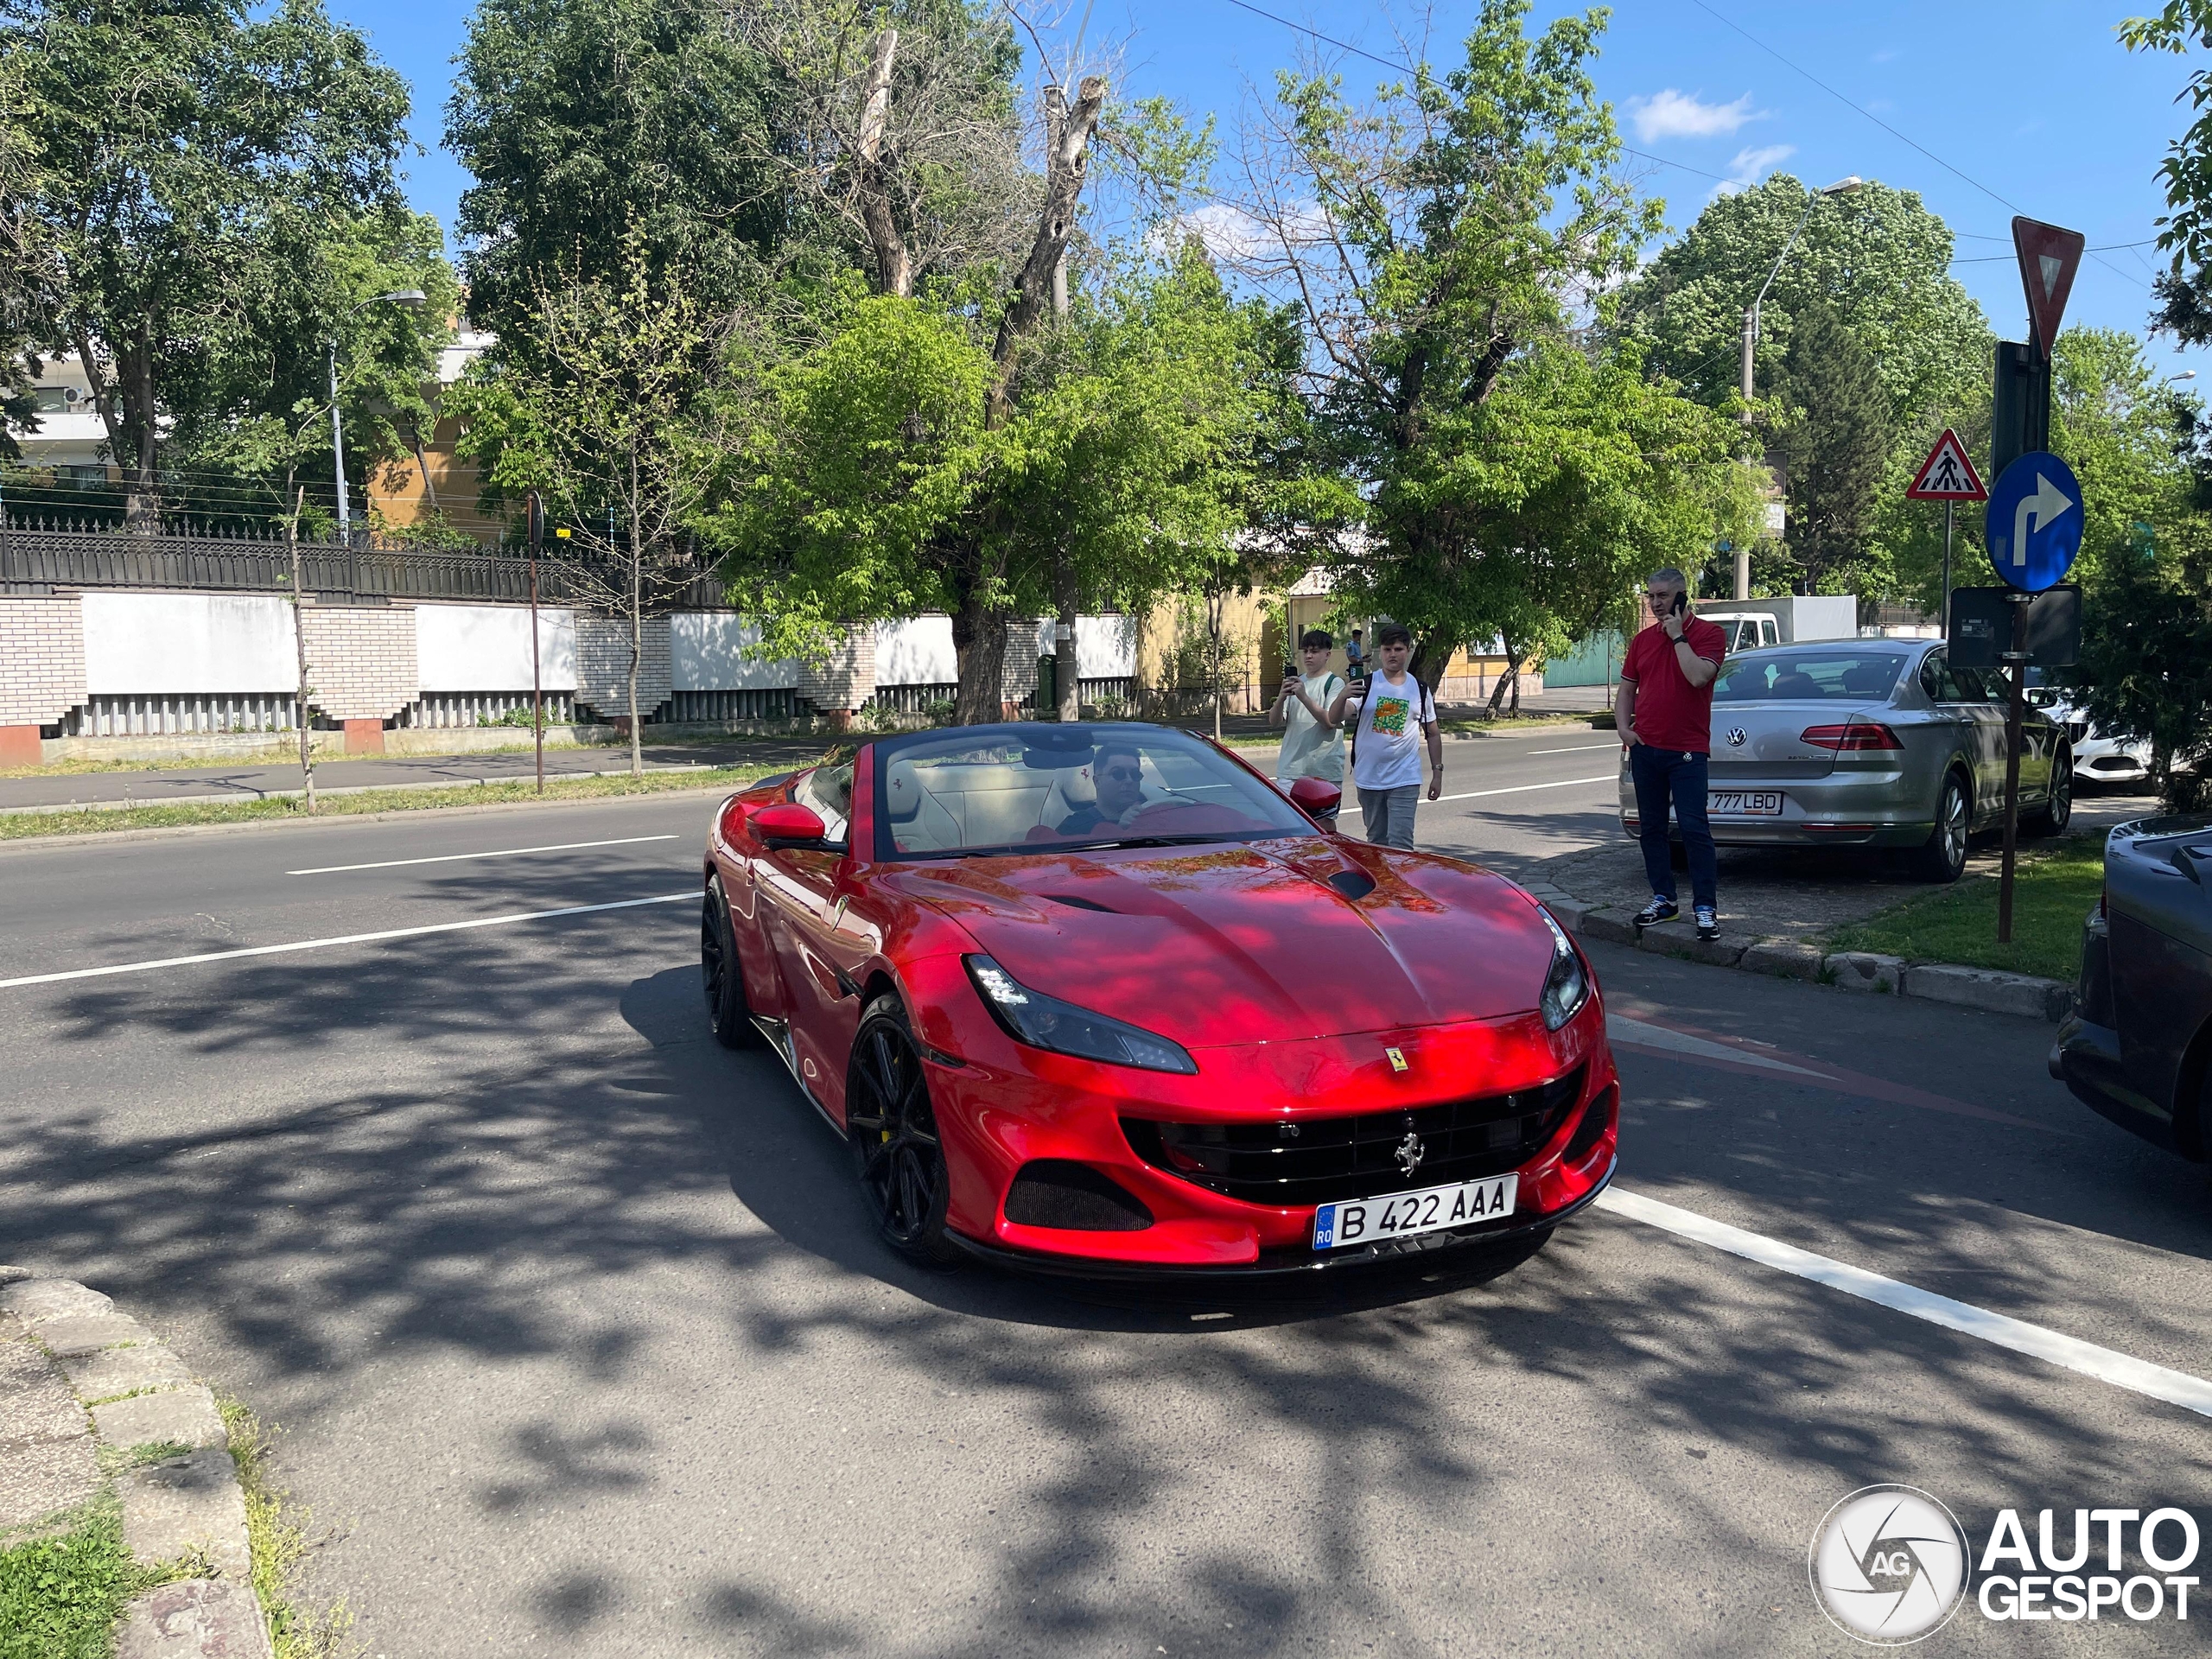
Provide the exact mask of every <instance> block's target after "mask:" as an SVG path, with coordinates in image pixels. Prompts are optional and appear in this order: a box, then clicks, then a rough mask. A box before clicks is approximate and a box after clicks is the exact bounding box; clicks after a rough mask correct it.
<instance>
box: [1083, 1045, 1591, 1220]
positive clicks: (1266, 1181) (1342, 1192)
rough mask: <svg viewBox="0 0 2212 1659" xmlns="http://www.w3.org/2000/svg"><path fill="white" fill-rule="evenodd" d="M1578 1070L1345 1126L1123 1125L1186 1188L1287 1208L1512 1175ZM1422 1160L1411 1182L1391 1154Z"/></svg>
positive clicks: (1567, 1102)
mask: <svg viewBox="0 0 2212 1659" xmlns="http://www.w3.org/2000/svg"><path fill="white" fill-rule="evenodd" d="M1581 1093H1582V1068H1581V1067H1580V1066H1577V1067H1576V1068H1575V1069H1574V1070H1573V1071H1570V1072H1568V1073H1567V1075H1566V1076H1565V1077H1556V1078H1554V1079H1553V1080H1552V1081H1551V1082H1549V1083H1546V1084H1537V1085H1536V1086H1535V1087H1534V1088H1529V1089H1522V1090H1516V1091H1515V1092H1513V1093H1511V1094H1506V1095H1481V1096H1476V1097H1474V1098H1472V1099H1470V1100H1454V1101H1447V1102H1446V1103H1443V1104H1441V1105H1437V1106H1417V1107H1414V1109H1411V1110H1410V1111H1406V1110H1401V1111H1389V1112H1363V1113H1360V1114H1359V1115H1357V1116H1351V1117H1319V1118H1315V1117H1302V1118H1297V1119H1288V1118H1284V1119H1271V1120H1269V1121H1268V1122H1261V1123H1161V1122H1154V1121H1153V1120H1151V1119H1149V1118H1138V1117H1125V1118H1123V1119H1122V1133H1123V1134H1125V1135H1128V1138H1129V1145H1130V1146H1131V1147H1135V1150H1136V1154H1137V1156H1139V1157H1140V1158H1141V1159H1143V1160H1145V1161H1146V1162H1147V1163H1148V1164H1150V1165H1152V1166H1154V1168H1156V1169H1164V1170H1166V1172H1167V1173H1169V1174H1171V1175H1178V1176H1180V1177H1181V1178H1182V1179H1185V1180H1186V1181H1189V1182H1192V1184H1194V1185H1198V1186H1203V1187H1205V1188H1207V1189H1208V1190H1209V1191H1211V1192H1219V1193H1221V1194H1223V1195H1224V1196H1225V1197H1228V1198H1242V1199H1243V1200H1244V1201H1245V1202H1246V1203H1247V1204H1265V1205H1278V1206H1281V1207H1283V1208H1286V1209H1288V1208H1295V1207H1298V1206H1300V1205H1312V1204H1325V1203H1327V1202H1329V1201H1330V1200H1331V1199H1333V1198H1370V1197H1373V1196H1376V1195H1377V1194H1379V1193H1383V1192H1393V1191H1403V1190H1407V1189H1409V1188H1413V1187H1419V1186H1445V1185H1450V1184H1451V1183H1452V1182H1454V1181H1472V1180H1478V1179H1481V1178H1483V1177H1484V1176H1486V1175H1503V1174H1504V1173H1506V1172H1507V1171H1508V1170H1512V1169H1518V1168H1519V1167H1520V1166H1522V1164H1525V1163H1527V1162H1528V1161H1529V1159H1530V1158H1531V1157H1533V1156H1535V1153H1536V1149H1537V1148H1538V1147H1541V1146H1542V1145H1543V1144H1544V1142H1545V1141H1548V1140H1549V1139H1550V1138H1551V1135H1552V1132H1553V1131H1554V1130H1555V1129H1557V1128H1559V1126H1560V1123H1561V1122H1564V1121H1565V1120H1566V1117H1567V1114H1568V1113H1569V1112H1571V1111H1573V1109H1574V1103H1575V1101H1576V1100H1577V1099H1579V1098H1580V1096H1581ZM1407 1135H1414V1136H1416V1137H1417V1138H1418V1139H1419V1141H1420V1142H1421V1146H1420V1150H1421V1160H1420V1162H1418V1163H1417V1164H1415V1165H1414V1169H1413V1173H1412V1174H1411V1175H1408V1174H1407V1173H1406V1170H1405V1166H1404V1164H1403V1161H1402V1160H1401V1158H1400V1157H1399V1155H1398V1153H1399V1148H1400V1147H1402V1146H1403V1145H1404V1144H1405V1140H1406V1137H1407Z"/></svg>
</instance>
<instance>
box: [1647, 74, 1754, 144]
mask: <svg viewBox="0 0 2212 1659" xmlns="http://www.w3.org/2000/svg"><path fill="white" fill-rule="evenodd" d="M1627 107H1628V118H1629V119H1630V121H1633V122H1634V123H1635V124H1636V136H1637V137H1639V138H1641V139H1643V142H1644V143H1647V144H1648V143H1652V142H1653V141H1654V140H1655V139H1660V138H1712V137H1720V136H1724V135H1726V134H1728V133H1732V132H1733V131H1735V130H1736V129H1737V128H1738V127H1740V126H1742V125H1743V124H1744V123H1745V122H1746V121H1756V120H1758V119H1759V118H1761V117H1762V116H1764V114H1765V113H1766V111H1764V110H1755V109H1753V108H1752V107H1751V94H1750V93H1749V92H1745V94H1744V95H1743V96H1742V97H1741V98H1739V99H1737V100H1736V101H1735V102H1734V103H1732V104H1707V103H1706V102H1705V101H1704V100H1703V99H1700V98H1699V97H1698V95H1697V94H1696V93H1694V92H1677V91H1676V90H1675V88H1674V87H1672V86H1669V87H1668V88H1667V89H1666V90H1665V91H1664V92H1656V93H1654V94H1653V95H1652V96H1651V97H1649V98H1631V99H1629V101H1628V105H1627Z"/></svg>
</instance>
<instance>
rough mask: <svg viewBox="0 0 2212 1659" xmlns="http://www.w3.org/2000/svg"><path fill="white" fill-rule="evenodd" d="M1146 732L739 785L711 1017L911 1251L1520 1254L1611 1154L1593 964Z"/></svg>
mask: <svg viewBox="0 0 2212 1659" xmlns="http://www.w3.org/2000/svg"><path fill="white" fill-rule="evenodd" d="M1336 793H1337V791H1336V790H1335V789H1334V788H1333V787H1332V786H1331V785H1325V784H1322V783H1321V782H1319V780H1318V779H1305V780H1301V781H1300V783H1299V784H1298V785H1296V787H1295V788H1294V790H1293V791H1292V798H1290V799H1285V798H1284V797H1283V796H1282V795H1281V793H1280V792H1278V791H1277V790H1276V789H1275V788H1274V785H1272V784H1271V783H1269V782H1268V780H1267V779H1265V778H1263V777H1262V776H1261V775H1260V774H1259V773H1258V772H1255V771H1254V770H1253V769H1252V768H1251V767H1250V766H1248V765H1246V764H1245V763H1244V762H1243V760H1239V759H1238V758H1236V756H1235V755H1233V754H1231V753H1229V752H1228V751H1226V750H1224V749H1221V748H1218V747H1215V746H1214V745H1212V744H1210V743H1207V742H1205V741H1201V740H1199V739H1198V738H1195V737H1192V736H1191V735H1190V734H1186V733H1184V732H1179V731H1174V730H1170V729H1167V728H1161V727H1156V726H1145V725H1137V724H1118V723H1116V724H1103V723H1087V724H1083V725H1052V724H1036V725H1008V726H976V727H967V728H961V729H959V730H957V731H950V732H945V731H935V732H921V733H914V734H907V735H904V736H897V737H887V738H882V739H880V740H878V741H874V742H871V743H866V744H862V745H861V746H859V747H855V748H845V749H839V750H836V751H833V752H832V753H829V754H828V755H825V756H824V757H823V759H822V760H821V761H819V762H818V763H817V764H816V765H814V766H810V767H808V768H806V769H805V770H804V771H801V772H794V773H791V774H790V775H789V776H787V777H785V778H781V779H770V780H766V781H764V782H762V783H760V784H759V785H754V786H753V788H751V789H749V790H747V791H744V792H743V793H741V794H739V795H735V796H733V797H732V798H730V799H728V801H726V802H725V803H723V804H722V805H721V808H720V809H719V810H717V811H716V813H715V819H714V823H713V825H712V827H711V829H710V832H709V838H708V847H707V855H706V866H705V885H706V902H705V909H704V914H703V918H702V928H701V940H700V943H701V957H702V966H703V969H704V979H705V988H706V998H707V1009H708V1014H709V1020H711V1021H712V1024H713V1027H714V1032H715V1037H716V1038H717V1039H720V1040H721V1042H722V1043H724V1044H726V1045H728V1046H733V1047H734V1046H739V1045H740V1044H742V1043H746V1042H751V1041H757V1040H760V1039H766V1041H767V1042H768V1043H769V1044H771V1045H772V1046H773V1047H774V1049H775V1050H776V1052H777V1053H778V1054H779V1055H780V1056H781V1058H782V1059H783V1061H784V1063H785V1065H787V1066H789V1067H790V1069H791V1075H792V1077H794V1078H795V1079H796V1080H797V1081H798V1086H799V1088H800V1089H801V1090H803V1091H804V1093H805V1095H806V1097H807V1098H808V1100H810V1102H812V1103H813V1104H814V1106H815V1107H816V1108H817V1109H818V1110H819V1111H820V1112H821V1114H822V1116H823V1117H824V1118H825V1119H827V1120H828V1121H829V1124H830V1126H831V1127H832V1128H835V1129H836V1131H837V1132H838V1133H839V1134H840V1135H842V1136H843V1137H844V1138H845V1139H846V1140H847V1141H849V1143H850V1145H851V1147H852V1155H853V1163H854V1166H855V1172H856V1174H857V1176H858V1179H859V1182H860V1185H861V1192H862V1193H863V1195H864V1197H865V1198H866V1200H867V1203H868V1207H869V1209H870V1211H872V1213H873V1214H874V1217H875V1221H876V1224H877V1226H878V1227H879V1228H880V1230H881V1232H882V1235H883V1236H884V1238H885V1240H886V1241H887V1243H890V1244H891V1245H892V1246H893V1247H894V1248H895V1249H899V1250H900V1251H902V1252H904V1253H906V1254H907V1255H910V1256H913V1257H915V1258H918V1259H920V1260H924V1261H932V1262H951V1261H955V1260H957V1259H960V1258H961V1257H963V1256H975V1257H984V1258H988V1259H993V1260H998V1261H1001V1262H1011V1263H1017V1264H1020V1265H1023V1266H1027V1267H1032V1268H1049V1269H1058V1270H1059V1271H1064V1272H1077V1273H1093V1274H1116V1275H1127V1274H1143V1273H1146V1272H1148V1271H1163V1270H1166V1271H1176V1272H1182V1273H1191V1272H1198V1273H1207V1272H1212V1273H1223V1274H1253V1273H1264V1272H1268V1271H1300V1270H1306V1269H1311V1268H1323V1267H1330V1266H1334V1265H1337V1264H1339V1263H1344V1262H1375V1261H1377V1260H1382V1259H1385V1258H1389V1257H1393V1256H1401V1255H1407V1254H1408V1253H1411V1252H1414V1251H1420V1250H1425V1249H1438V1248H1443V1247H1451V1246H1459V1245H1495V1244H1497V1243H1501V1242H1503V1241H1506V1240H1517V1241H1518V1242H1519V1243H1521V1244H1522V1246H1529V1245H1531V1244H1533V1243H1539V1242H1541V1238H1542V1236H1545V1235H1547V1234H1548V1232H1549V1230H1550V1229H1551V1228H1552V1227H1554V1225H1556V1224H1558V1223H1559V1222H1560V1220H1561V1219H1563V1218H1564V1217H1567V1216H1569V1215H1572V1214H1573V1212H1574V1211H1578V1210H1580V1208H1582V1206H1583V1205H1586V1204H1588V1203H1589V1202H1590V1201H1591V1200H1592V1198H1596V1197H1597V1195H1598V1193H1599V1191H1600V1190H1601V1189H1602V1188H1603V1187H1604V1186H1605V1183H1606V1182H1607V1180H1609V1179H1611V1175H1612V1171H1613V1164H1614V1151H1615V1138H1616V1131H1617V1122H1618V1113H1619V1102H1620V1085H1619V1080H1618V1076H1617V1074H1616V1073H1615V1071H1614V1069H1613V1060H1612V1055H1611V1051H1610V1050H1609V1048H1608V1047H1607V1046H1606V1042H1605V1012H1604V1009H1603V1008H1602V1007H1601V1006H1600V1004H1599V993H1598V988H1597V985H1596V982H1595V980H1594V979H1593V977H1592V974H1591V971H1590V967H1589V964H1588V963H1586V962H1585V961H1584V960H1583V958H1582V956H1581V954H1580V951H1579V950H1577V949H1576V947H1575V945H1574V944H1573V941H1572V940H1571V939H1569V938H1568V937H1567V934H1566V933H1565V931H1562V930H1561V929H1560V926H1559V925H1558V924H1557V923H1556V922H1555V921H1554V919H1553V918H1552V917H1551V916H1550V914H1549V913H1548V912H1547V911H1545V910H1544V909H1543V907H1542V906H1540V905H1538V904H1537V903H1536V902H1535V900H1534V899H1531V898H1530V897H1529V895H1528V894H1527V893H1523V892H1522V891H1521V890H1520V889H1519V888H1518V887H1515V886H1514V885H1513V884H1512V883H1511V882H1510V881H1507V880H1503V878H1502V877H1499V876H1497V875H1494V874H1491V873H1489V872H1488V871H1485V870H1482V869H1478V868H1475V867H1473V866H1471V865H1469V864H1465V863H1462V862H1460V861H1458V860H1455V859H1451V858H1445V857H1441V856H1440V855H1434V854H1429V853H1411V852H1397V851H1393V850H1390V849H1386V848H1382V847H1375V846H1370V845H1369V844H1368V843H1366V842H1358V841H1353V840H1350V839H1347V838H1345V837H1343V836H1337V835H1334V834H1332V833H1329V832H1328V831H1326V830H1325V829H1322V828H1321V827H1320V825H1319V823H1317V822H1316V821H1315V820H1314V819H1313V817H1308V816H1307V815H1308V813H1309V812H1319V813H1325V812H1327V811H1329V810H1332V808H1333V807H1334V806H1335V804H1336Z"/></svg>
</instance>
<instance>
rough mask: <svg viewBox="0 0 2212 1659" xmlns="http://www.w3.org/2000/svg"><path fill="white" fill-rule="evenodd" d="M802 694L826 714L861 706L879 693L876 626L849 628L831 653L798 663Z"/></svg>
mask: <svg viewBox="0 0 2212 1659" xmlns="http://www.w3.org/2000/svg"><path fill="white" fill-rule="evenodd" d="M798 695H799V697H800V698H801V700H802V701H804V702H810V703H812V704H813V705H814V706H815V707H816V708H817V709H821V710H822V711H823V713H824V714H835V713H837V712H840V711H843V710H850V709H857V708H859V707H861V704H863V703H865V702H867V701H868V699H869V698H870V697H872V696H874V695H875V629H874V626H866V627H857V628H851V627H849V628H846V629H844V630H842V632H841V633H840V635H839V637H838V640H837V643H836V645H834V646H833V647H832V648H831V650H830V652H829V656H828V657H826V658H823V660H822V661H820V662H818V663H809V662H803V663H801V664H799V665H798Z"/></svg>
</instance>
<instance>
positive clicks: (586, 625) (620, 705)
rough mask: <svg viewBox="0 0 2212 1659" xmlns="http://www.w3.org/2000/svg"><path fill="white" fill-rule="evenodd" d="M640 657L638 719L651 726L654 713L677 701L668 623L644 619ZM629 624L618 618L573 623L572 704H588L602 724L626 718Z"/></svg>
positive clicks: (660, 618) (659, 618)
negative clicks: (643, 648)
mask: <svg viewBox="0 0 2212 1659" xmlns="http://www.w3.org/2000/svg"><path fill="white" fill-rule="evenodd" d="M642 644H643V645H644V647H645V650H644V654H643V656H642V658H641V659H640V660H639V664H638V717H639V719H640V720H651V719H652V717H653V711H654V710H655V709H658V708H659V707H660V706H661V704H663V703H664V702H667V701H668V700H669V699H670V698H671V696H674V695H675V676H674V671H673V664H672V663H671V657H670V649H669V626H668V619H667V618H666V617H664V616H649V617H647V618H646V619H645V629H644V633H643V639H642ZM629 677H630V624H629V623H628V621H627V620H625V619H624V618H621V617H619V616H579V617H577V618H576V701H577V702H581V703H585V704H588V706H589V707H590V708H591V709H592V710H593V711H594V713H596V714H597V715H599V716H600V718H601V719H602V720H626V719H628V718H629V715H630V693H629Z"/></svg>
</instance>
